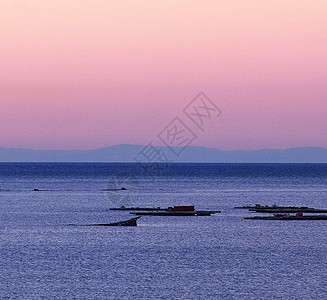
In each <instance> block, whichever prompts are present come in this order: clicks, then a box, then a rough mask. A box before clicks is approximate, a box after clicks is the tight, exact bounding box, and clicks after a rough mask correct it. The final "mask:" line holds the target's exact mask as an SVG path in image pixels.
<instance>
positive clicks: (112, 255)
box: [0, 163, 327, 299]
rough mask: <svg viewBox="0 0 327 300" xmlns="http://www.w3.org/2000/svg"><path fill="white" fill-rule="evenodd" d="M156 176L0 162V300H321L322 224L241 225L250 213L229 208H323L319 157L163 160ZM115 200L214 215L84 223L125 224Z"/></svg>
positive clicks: (326, 195) (326, 257)
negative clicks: (133, 223)
mask: <svg viewBox="0 0 327 300" xmlns="http://www.w3.org/2000/svg"><path fill="white" fill-rule="evenodd" d="M154 171H155V170H152V172H154ZM155 172H156V173H155V174H156V175H155V176H151V174H149V173H147V171H146V170H144V169H143V168H142V167H141V166H140V165H138V164H69V163H63V164H58V163H57V164H48V163H43V164H37V163H33V164H30V163H26V164H24V163H17V164H5V163H2V164H0V189H1V190H0V270H1V271H0V299H327V238H326V233H327V230H326V229H327V221H289V222H287V221H261V220H244V219H243V218H244V217H246V216H249V215H253V214H251V213H249V212H248V211H246V210H236V209H233V207H234V206H240V205H247V204H256V203H261V204H269V205H270V204H273V203H275V202H276V203H277V204H279V205H299V206H313V207H317V208H327V165H326V164H314V165H310V164H294V165H287V164H280V165H279V164H173V165H170V166H169V168H168V169H165V170H162V169H158V170H156V171H155ZM121 187H126V188H127V190H126V191H106V189H114V188H121ZM34 189H39V191H34ZM120 205H134V206H148V207H153V206H161V207H167V206H172V205H195V207H196V208H198V209H210V210H221V211H222V213H221V214H217V215H214V216H211V217H157V216H152V217H151V216H147V217H142V218H141V219H140V220H139V221H138V224H139V226H137V227H92V226H84V225H88V224H94V223H109V222H115V221H119V220H126V219H129V218H130V217H131V215H129V214H128V212H123V211H109V208H110V207H115V206H116V207H117V206H120Z"/></svg>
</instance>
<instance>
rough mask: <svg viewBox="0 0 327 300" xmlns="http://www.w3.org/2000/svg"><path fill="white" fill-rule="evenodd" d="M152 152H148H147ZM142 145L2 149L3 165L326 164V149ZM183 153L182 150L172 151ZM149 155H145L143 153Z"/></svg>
mask: <svg viewBox="0 0 327 300" xmlns="http://www.w3.org/2000/svg"><path fill="white" fill-rule="evenodd" d="M147 150H149V151H147ZM151 150H152V152H150V149H149V148H145V146H143V145H128V144H124V145H116V146H111V147H106V148H100V149H95V150H68V151H64V150H32V149H16V148H4V147H0V162H135V159H137V160H140V161H142V162H149V157H147V156H149V155H150V154H151V158H152V157H153V160H152V161H156V160H157V158H156V157H158V155H159V154H158V153H157V152H156V151H160V153H166V156H167V157H168V159H169V161H171V162H202V163H327V149H325V148H319V147H303V148H290V149H286V150H279V149H262V150H254V151H245V150H237V151H222V150H219V149H215V148H205V147H198V146H189V147H187V148H186V149H184V150H183V151H182V152H181V153H180V154H179V156H177V155H175V154H174V152H172V151H171V149H169V148H167V147H162V146H156V147H155V149H151ZM173 150H174V151H175V152H177V153H178V152H180V150H181V148H173ZM142 153H143V154H146V155H143V154H142Z"/></svg>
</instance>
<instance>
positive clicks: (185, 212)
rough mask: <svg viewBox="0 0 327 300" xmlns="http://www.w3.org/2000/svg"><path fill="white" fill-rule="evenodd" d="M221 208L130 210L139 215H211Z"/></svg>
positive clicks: (186, 207) (184, 207)
mask: <svg viewBox="0 0 327 300" xmlns="http://www.w3.org/2000/svg"><path fill="white" fill-rule="evenodd" d="M220 212H221V211H220V210H195V209H194V206H174V207H168V208H167V209H164V210H155V211H140V212H130V214H133V215H137V216H211V215H212V214H217V213H220Z"/></svg>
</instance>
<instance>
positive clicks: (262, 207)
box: [234, 204, 312, 210]
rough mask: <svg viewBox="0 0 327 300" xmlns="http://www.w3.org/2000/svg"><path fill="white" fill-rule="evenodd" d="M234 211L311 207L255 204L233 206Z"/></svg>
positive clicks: (305, 207)
mask: <svg viewBox="0 0 327 300" xmlns="http://www.w3.org/2000/svg"><path fill="white" fill-rule="evenodd" d="M234 208H235V209H250V210H254V209H302V210H303V209H312V207H307V206H279V205H276V204H274V205H261V204H255V205H254V206H253V205H245V206H235V207H234Z"/></svg>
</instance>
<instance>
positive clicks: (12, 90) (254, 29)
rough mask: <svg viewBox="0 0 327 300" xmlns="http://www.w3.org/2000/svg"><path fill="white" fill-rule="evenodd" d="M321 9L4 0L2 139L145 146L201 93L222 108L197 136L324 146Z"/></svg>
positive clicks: (210, 141) (41, 145)
mask: <svg viewBox="0 0 327 300" xmlns="http://www.w3.org/2000/svg"><path fill="white" fill-rule="evenodd" d="M326 16H327V1H325V0H321V1H317V0H308V1H306V0H294V1H290V0H282V1H279V0H274V1H261V0H260V1H259V0H252V1H250V0H243V1H242V0H238V1H236V0H235V1H233V0H226V1H223V0H220V1H205V0H202V1H192V0H189V1H179V0H173V1H169V0H164V1H156V0H154V1H141V0H139V1H136V0H135V1H124V0H119V1H107V0H92V1H91V0H57V1H51V0H47V1H46V0H0V128H1V130H0V146H3V147H24V148H33V149H76V148H79V149H94V148H98V147H106V146H110V145H114V144H121V143H134V144H146V143H148V142H149V141H150V140H156V135H157V134H158V133H159V132H160V131H161V129H162V128H163V127H165V126H166V125H167V124H168V123H169V122H170V121H171V120H172V119H173V118H174V117H175V116H182V110H183V108H184V107H185V106H186V105H187V104H188V103H189V102H190V101H191V100H192V99H193V98H194V97H195V96H196V95H197V94H198V93H199V92H200V91H203V92H205V93H206V94H207V96H209V98H210V99H211V100H212V101H213V102H215V103H216V105H217V106H218V107H219V108H220V109H221V110H222V111H223V114H222V115H221V116H220V117H219V118H218V119H217V120H215V121H212V122H211V123H210V124H209V125H208V126H207V127H206V128H205V131H204V132H203V133H202V132H200V131H196V129H194V130H195V132H196V134H198V136H199V139H198V140H197V141H196V142H195V143H194V144H195V145H202V146H207V147H215V148H220V149H224V150H232V149H261V148H288V147H302V146H321V147H327V138H326V132H327V117H326V116H327V17H326ZM186 121H187V120H186ZM188 125H189V126H192V124H191V123H188Z"/></svg>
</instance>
